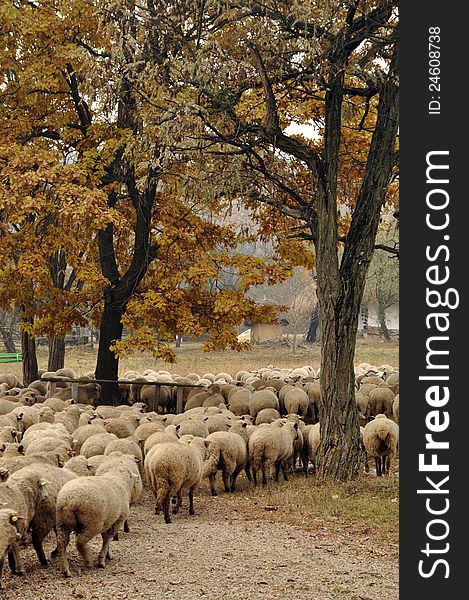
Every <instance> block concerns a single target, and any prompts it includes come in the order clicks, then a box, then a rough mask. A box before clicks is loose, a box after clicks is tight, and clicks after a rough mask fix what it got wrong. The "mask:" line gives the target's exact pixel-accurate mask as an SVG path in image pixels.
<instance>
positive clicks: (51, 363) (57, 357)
mask: <svg viewBox="0 0 469 600" xmlns="http://www.w3.org/2000/svg"><path fill="white" fill-rule="evenodd" d="M64 366H65V337H64V336H61V337H55V336H53V337H50V338H49V359H48V362H47V370H48V371H57V370H58V369H63V368H64Z"/></svg>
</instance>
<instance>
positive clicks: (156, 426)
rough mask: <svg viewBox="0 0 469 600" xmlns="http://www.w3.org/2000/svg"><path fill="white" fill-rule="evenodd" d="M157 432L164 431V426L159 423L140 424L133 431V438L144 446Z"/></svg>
mask: <svg viewBox="0 0 469 600" xmlns="http://www.w3.org/2000/svg"><path fill="white" fill-rule="evenodd" d="M157 431H164V425H163V423H161V422H157V421H156V422H148V423H142V424H141V425H139V426H138V427H137V429H136V430H135V431H134V433H133V436H134V438H135V439H136V440H137V441H138V443H139V444H145V442H146V441H147V439H148V438H149V437H150V436H151V435H152V434H153V433H155V432H157Z"/></svg>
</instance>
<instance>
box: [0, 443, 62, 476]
mask: <svg viewBox="0 0 469 600" xmlns="http://www.w3.org/2000/svg"><path fill="white" fill-rule="evenodd" d="M68 459H69V456H68V455H67V454H65V455H64V454H63V453H62V451H61V449H60V448H59V449H56V450H54V451H52V452H42V453H41V454H28V455H27V456H19V455H18V456H11V457H6V458H4V457H3V456H2V457H0V481H6V480H7V479H8V477H9V476H10V475H11V474H12V473H15V472H16V471H19V469H22V468H23V467H27V466H29V465H34V464H36V463H45V464H48V465H53V466H54V467H63V465H64V464H65V462H66V461H67V460H68Z"/></svg>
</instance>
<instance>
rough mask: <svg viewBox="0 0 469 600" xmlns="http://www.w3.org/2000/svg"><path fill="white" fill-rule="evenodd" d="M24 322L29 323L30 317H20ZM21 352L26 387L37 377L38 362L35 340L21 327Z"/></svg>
mask: <svg viewBox="0 0 469 600" xmlns="http://www.w3.org/2000/svg"><path fill="white" fill-rule="evenodd" d="M21 320H22V321H23V322H25V323H31V322H32V319H24V318H22V319H21ZM21 352H22V353H23V385H24V386H25V387H27V386H28V385H29V384H30V383H32V382H33V381H35V380H36V379H39V372H38V364H37V357H36V340H35V339H34V337H33V336H32V335H30V334H29V333H28V332H27V331H24V330H23V329H21Z"/></svg>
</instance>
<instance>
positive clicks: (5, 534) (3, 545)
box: [0, 508, 21, 590]
mask: <svg viewBox="0 0 469 600" xmlns="http://www.w3.org/2000/svg"><path fill="white" fill-rule="evenodd" d="M20 525H21V521H20V515H19V514H18V512H17V511H16V510H12V509H11V508H2V509H0V590H3V583H2V575H3V564H4V562H5V558H6V555H7V554H10V555H11V552H12V546H13V544H16V543H17V541H18V540H19V539H20V538H21V533H20V531H19V527H20ZM10 564H12V563H10ZM12 570H13V572H17V571H16V566H15V565H14V563H13V569H12Z"/></svg>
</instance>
